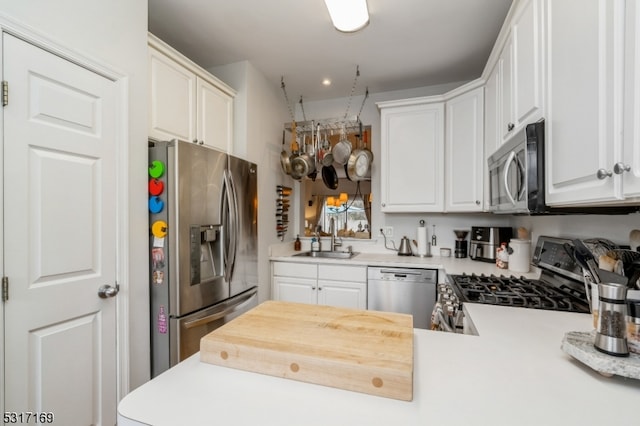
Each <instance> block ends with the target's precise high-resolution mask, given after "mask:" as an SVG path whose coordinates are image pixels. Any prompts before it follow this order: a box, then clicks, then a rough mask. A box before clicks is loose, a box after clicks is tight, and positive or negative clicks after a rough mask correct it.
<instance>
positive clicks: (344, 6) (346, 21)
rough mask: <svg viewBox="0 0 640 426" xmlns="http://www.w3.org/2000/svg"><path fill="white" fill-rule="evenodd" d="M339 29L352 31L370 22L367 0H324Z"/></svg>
mask: <svg viewBox="0 0 640 426" xmlns="http://www.w3.org/2000/svg"><path fill="white" fill-rule="evenodd" d="M324 3H325V4H326V5H327V9H328V10H329V15H330V16H331V21H333V26H334V27H336V29H337V30H338V31H342V32H344V33H352V32H355V31H358V30H361V29H362V28H364V27H366V26H367V25H368V24H369V10H368V8H367V0H324Z"/></svg>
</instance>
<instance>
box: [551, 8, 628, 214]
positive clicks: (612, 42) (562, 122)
mask: <svg viewBox="0 0 640 426" xmlns="http://www.w3.org/2000/svg"><path fill="white" fill-rule="evenodd" d="M545 10H546V13H547V19H546V22H547V26H548V28H547V34H548V38H547V61H546V69H547V92H546V98H547V108H546V111H547V120H546V124H545V127H546V129H545V131H546V140H545V145H546V147H545V151H546V152H545V156H546V165H545V178H546V185H547V188H546V189H547V194H546V195H547V203H548V204H549V205H552V206H553V205H576V204H580V203H597V202H600V203H601V202H606V201H611V200H615V199H619V198H622V194H621V192H622V191H621V188H620V185H619V180H618V179H616V178H615V177H614V178H611V177H606V175H603V174H602V173H601V177H602V178H603V179H599V178H598V177H597V176H598V175H597V173H598V170H599V169H602V171H603V172H604V173H606V172H607V171H609V173H611V169H612V167H613V164H614V163H615V161H614V149H613V147H614V146H620V145H621V138H622V126H621V123H622V118H621V114H622V107H623V101H622V99H623V93H624V91H623V85H622V79H623V77H624V70H623V56H622V54H623V47H624V43H623V42H622V37H623V35H624V25H618V23H619V20H620V17H622V18H623V17H624V2H623V1H621V0H588V1H586V0H565V1H552V0H547V2H546V8H545ZM611 174H612V173H611Z"/></svg>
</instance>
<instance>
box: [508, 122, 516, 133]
mask: <svg viewBox="0 0 640 426" xmlns="http://www.w3.org/2000/svg"><path fill="white" fill-rule="evenodd" d="M514 127H516V125H515V124H513V123H509V124H507V131H509V132H510V131H512V130H513V128H514Z"/></svg>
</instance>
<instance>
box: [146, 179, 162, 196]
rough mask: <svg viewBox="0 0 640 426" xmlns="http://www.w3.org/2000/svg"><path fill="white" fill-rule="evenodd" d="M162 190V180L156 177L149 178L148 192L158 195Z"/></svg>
mask: <svg viewBox="0 0 640 426" xmlns="http://www.w3.org/2000/svg"><path fill="white" fill-rule="evenodd" d="M162 191H164V182H162V181H161V180H158V179H155V178H154V179H150V180H149V194H151V195H160V194H162Z"/></svg>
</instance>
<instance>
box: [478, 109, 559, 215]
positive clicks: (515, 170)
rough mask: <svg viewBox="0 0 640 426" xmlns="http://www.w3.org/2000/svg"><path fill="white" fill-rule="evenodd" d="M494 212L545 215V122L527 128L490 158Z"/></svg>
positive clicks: (490, 195)
mask: <svg viewBox="0 0 640 426" xmlns="http://www.w3.org/2000/svg"><path fill="white" fill-rule="evenodd" d="M488 166H489V185H490V186H489V201H490V207H489V209H490V211H492V212H494V213H511V214H514V213H520V214H522V213H524V214H532V213H544V212H546V211H548V209H547V207H546V205H545V199H544V188H545V186H544V119H542V120H540V121H538V122H536V123H531V124H528V125H526V126H525V127H524V128H523V129H522V130H520V131H519V132H518V133H516V134H515V135H514V136H513V137H512V138H511V139H509V140H508V141H507V142H506V143H505V144H504V145H502V146H501V147H500V148H499V149H498V150H497V151H496V152H495V153H494V154H493V155H492V156H491V157H489V159H488Z"/></svg>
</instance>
